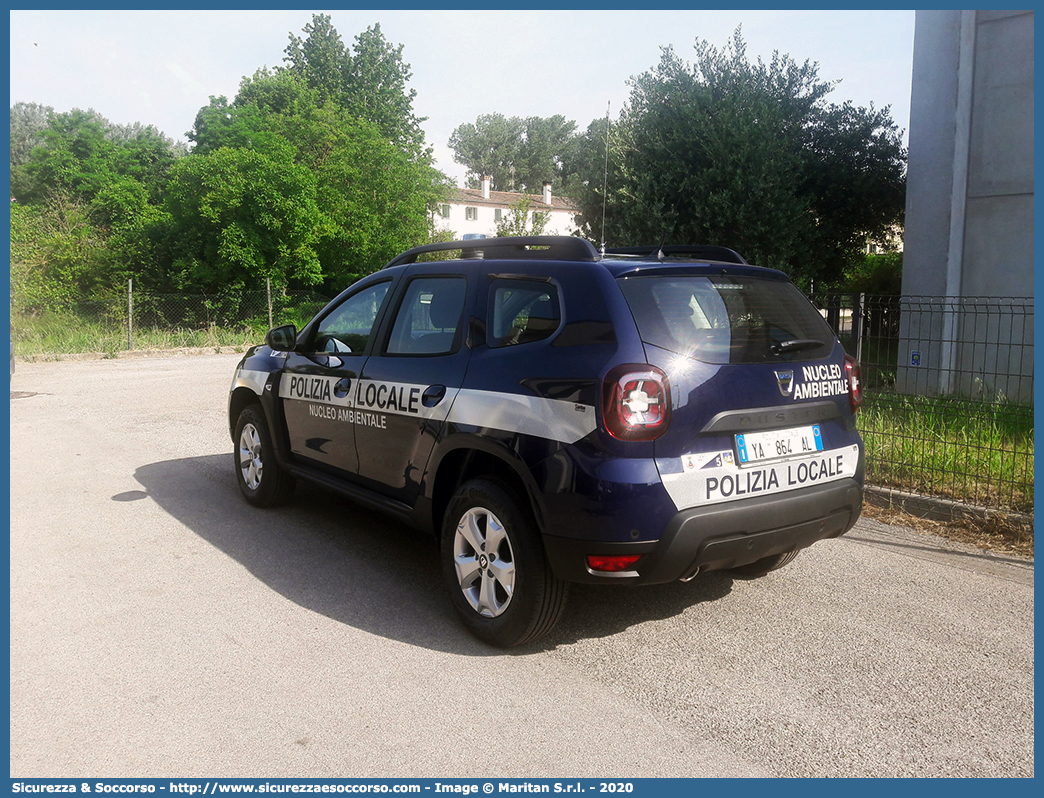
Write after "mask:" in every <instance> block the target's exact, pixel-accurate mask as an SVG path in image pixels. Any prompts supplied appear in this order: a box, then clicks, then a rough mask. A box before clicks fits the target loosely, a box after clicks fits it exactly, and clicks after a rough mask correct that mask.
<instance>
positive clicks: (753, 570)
mask: <svg viewBox="0 0 1044 798" xmlns="http://www.w3.org/2000/svg"><path fill="white" fill-rule="evenodd" d="M798 551H799V549H794V550H793V551H785V552H783V553H782V554H773V555H771V556H769V557H762V558H761V559H760V560H755V561H754V562H752V563H750V564H749V565H741V566H740V567H739V568H733V569H731V570H730V571H729V573H730V574H732V576H734V577H736V578H737V579H757V578H759V577H762V576H764V575H765V574H767V573H769V572H771V571H778V570H779V569H780V568H782V567H783V566H784V565H787V564H789V563H790V562H792V561H793V559H794V558H795V557H797V556H798Z"/></svg>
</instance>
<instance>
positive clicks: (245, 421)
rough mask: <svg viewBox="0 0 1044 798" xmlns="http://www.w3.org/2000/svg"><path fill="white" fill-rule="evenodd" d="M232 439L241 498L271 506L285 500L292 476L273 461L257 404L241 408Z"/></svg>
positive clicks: (292, 480)
mask: <svg viewBox="0 0 1044 798" xmlns="http://www.w3.org/2000/svg"><path fill="white" fill-rule="evenodd" d="M233 440H234V441H235V451H234V452H233V453H232V457H233V458H234V462H235V468H236V481H237V482H238V483H239V489H240V491H242V493H243V496H244V498H246V500H247V501H248V502H250V503H251V504H252V505H254V506H255V507H275V506H276V505H279V504H283V503H284V502H286V501H287V500H288V499H289V498H290V497H291V496H292V495H293V492H294V486H295V484H296V480H295V479H294V478H293V477H292V476H290V474H288V473H287V472H286V471H285V470H284V469H283V468H282V467H281V466H280V465H279V463H278V462H277V461H276V458H275V450H274V447H273V446H272V437H271V436H270V435H269V433H268V422H267V421H266V419H265V414H264V411H263V410H262V409H261V406H260V405H256V404H252V405H247V406H246V407H245V408H243V411H242V412H241V413H240V414H239V419H238V420H237V421H236V432H235V437H234V439H233Z"/></svg>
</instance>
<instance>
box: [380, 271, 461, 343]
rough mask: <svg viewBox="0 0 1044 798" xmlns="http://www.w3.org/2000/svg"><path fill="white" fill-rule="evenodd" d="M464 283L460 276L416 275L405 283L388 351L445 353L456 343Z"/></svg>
mask: <svg viewBox="0 0 1044 798" xmlns="http://www.w3.org/2000/svg"><path fill="white" fill-rule="evenodd" d="M466 289H467V283H466V282H465V280H464V278H463V277H419V278H415V279H414V280H412V281H411V282H410V284H409V285H408V286H407V287H406V295H405V296H404V297H403V300H402V304H401V305H400V306H399V312H398V313H397V314H396V316H395V324H394V326H393V327H392V332H391V338H390V339H389V341H388V349H387V352H388V354H389V355H446V354H449V353H450V352H453V351H455V350H456V349H457V347H458V346H459V344H460V336H459V335H458V333H459V331H460V327H461V319H462V317H463V315H464V295H465V291H466Z"/></svg>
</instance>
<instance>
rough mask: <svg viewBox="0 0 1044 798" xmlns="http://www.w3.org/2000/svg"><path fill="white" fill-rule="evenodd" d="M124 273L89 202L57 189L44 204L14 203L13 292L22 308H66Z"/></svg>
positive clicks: (12, 236)
mask: <svg viewBox="0 0 1044 798" xmlns="http://www.w3.org/2000/svg"><path fill="white" fill-rule="evenodd" d="M114 271H115V272H117V273H115V274H114ZM119 277H120V275H119V273H118V270H114V268H113V263H112V259H111V258H110V256H109V250H108V246H107V242H106V236H105V233H104V231H103V230H102V229H101V228H100V227H99V226H98V225H97V224H95V223H94V220H93V219H92V218H91V210H90V208H89V207H88V206H87V205H86V204H84V203H83V202H80V201H78V200H76V199H74V198H70V197H68V196H64V195H60V194H53V195H51V196H50V197H49V198H48V199H47V201H46V202H44V203H42V204H39V205H21V204H18V203H13V204H12V205H11V294H12V300H13V303H14V304H15V306H16V307H17V308H18V309H19V310H21V311H23V312H27V311H28V312H41V311H60V310H66V309H68V307H69V305H71V304H72V303H73V302H76V301H77V300H80V299H82V298H84V297H92V296H98V295H99V293H100V292H104V291H106V290H107V289H109V288H110V287H111V286H112V285H113V283H114V282H116V281H118V279H119Z"/></svg>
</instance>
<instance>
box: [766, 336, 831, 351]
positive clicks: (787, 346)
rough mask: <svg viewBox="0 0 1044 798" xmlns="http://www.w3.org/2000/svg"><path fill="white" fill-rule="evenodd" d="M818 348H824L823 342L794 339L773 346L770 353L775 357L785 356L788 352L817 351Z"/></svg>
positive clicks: (811, 339) (813, 339) (812, 339)
mask: <svg viewBox="0 0 1044 798" xmlns="http://www.w3.org/2000/svg"><path fill="white" fill-rule="evenodd" d="M817 346H823V342H822V341H817V340H816V339H815V338H794V339H792V340H790V341H780V342H779V343H778V344H773V345H772V346H770V347H769V351H770V352H772V354H774V355H783V354H786V353H787V352H800V351H801V350H803V349H815V348H816V347H817Z"/></svg>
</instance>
